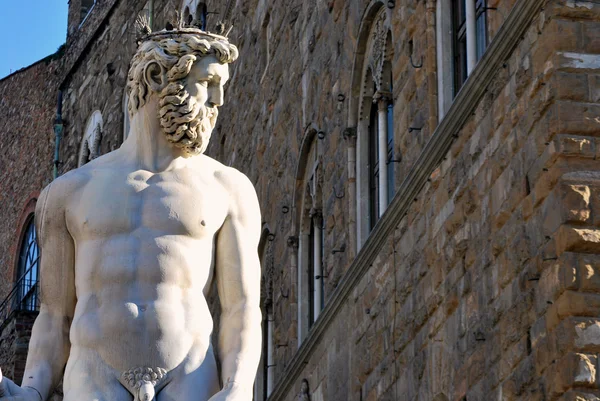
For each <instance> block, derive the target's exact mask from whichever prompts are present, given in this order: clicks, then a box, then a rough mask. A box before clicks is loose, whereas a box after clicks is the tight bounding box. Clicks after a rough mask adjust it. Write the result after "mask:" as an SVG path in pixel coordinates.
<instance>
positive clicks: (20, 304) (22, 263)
mask: <svg viewBox="0 0 600 401" xmlns="http://www.w3.org/2000/svg"><path fill="white" fill-rule="evenodd" d="M39 262H40V249H39V247H38V244H37V235H36V232H35V223H34V219H33V216H32V217H31V218H30V219H29V223H28V225H27V229H26V231H25V235H24V236H23V243H22V245H21V252H20V254H19V269H18V277H17V284H16V287H17V291H18V297H17V299H16V303H17V305H15V307H16V309H18V310H28V311H36V310H38V309H39V297H38V292H39V290H38V280H39Z"/></svg>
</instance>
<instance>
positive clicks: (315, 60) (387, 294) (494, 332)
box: [0, 0, 600, 401]
mask: <svg viewBox="0 0 600 401" xmlns="http://www.w3.org/2000/svg"><path fill="white" fill-rule="evenodd" d="M166 3H167V1H166V0H154V1H146V0H143V1H141V0H140V1H134V0H128V1H126V0H104V1H102V0H97V1H96V2H93V1H92V2H90V1H89V0H71V3H70V8H69V10H70V11H69V26H68V37H67V44H66V46H65V48H64V50H63V51H62V52H61V54H60V56H57V57H56V60H53V61H51V62H50V65H49V66H44V67H41V65H39V66H33V67H31V68H30V69H29V70H26V71H23V72H20V73H18V74H15V75H13V76H11V77H8V78H7V79H5V80H3V81H0V94H1V95H2V107H3V108H2V110H1V111H0V113H2V114H0V115H1V116H2V119H1V120H0V121H2V124H3V126H4V127H5V129H4V131H5V132H15V135H14V136H15V137H16V139H15V140H8V139H6V138H7V137H5V136H3V137H2V139H0V144H2V148H0V149H2V158H1V160H0V163H7V161H6V160H8V159H7V157H6V156H5V155H6V154H11V155H12V154H15V155H17V156H15V157H14V158H15V161H11V163H13V164H12V165H13V168H12V169H11V168H10V164H9V165H8V166H9V167H8V168H6V169H2V171H1V172H0V174H4V175H3V176H0V177H6V178H3V179H2V180H1V181H0V196H1V197H2V198H1V199H2V202H3V205H4V204H5V199H9V198H10V199H12V202H13V203H14V206H11V207H10V208H2V209H3V210H2V211H1V213H3V215H4V217H5V218H4V219H2V230H1V232H0V236H2V238H4V239H5V241H3V244H2V246H3V247H5V248H4V249H2V253H1V254H0V257H1V258H2V259H0V261H1V263H2V264H1V265H0V268H1V269H3V270H2V274H3V277H5V281H4V282H3V285H2V286H0V290H2V291H4V293H7V292H8V291H9V290H10V288H9V286H7V285H6V283H7V281H6V280H8V279H9V278H10V277H14V271H15V268H14V265H15V262H14V259H15V258H16V256H15V255H17V254H18V248H19V245H18V244H19V241H20V239H15V238H19V236H22V235H21V234H20V233H21V231H19V230H21V227H20V226H19V225H18V224H17V223H16V222H17V221H19V219H21V218H23V217H21V215H22V214H23V213H25V212H23V210H28V209H27V207H28V206H27V205H28V202H30V200H29V198H30V197H31V196H33V197H35V196H34V195H29V194H35V193H36V191H39V190H41V188H42V187H43V186H44V185H45V184H46V183H47V182H48V181H49V179H50V176H49V172H50V171H51V165H52V155H53V152H54V145H55V143H54V142H53V138H54V137H53V134H52V130H51V128H52V124H53V116H54V113H55V111H56V110H55V109H56V107H55V105H54V99H55V98H56V97H57V95H58V91H59V90H60V91H61V93H62V99H63V101H62V111H63V118H64V124H65V125H64V135H63V138H62V142H61V143H60V146H59V161H60V164H59V165H58V167H59V173H64V172H66V171H68V170H71V169H73V168H76V167H77V166H78V165H80V164H82V163H85V162H87V161H88V160H89V159H91V158H94V157H97V156H99V155H101V154H104V153H107V152H109V151H111V150H113V149H115V148H117V147H118V146H120V144H121V143H122V141H123V139H124V138H125V137H126V134H127V133H126V127H127V124H128V123H127V116H126V113H124V110H126V107H125V105H126V102H127V97H126V95H125V92H124V88H125V82H126V74H127V69H128V63H129V60H130V58H131V56H132V54H133V52H134V50H135V40H134V38H135V32H134V27H133V25H134V21H135V18H136V17H137V16H138V15H139V14H140V13H142V14H144V13H145V14H146V15H148V16H149V17H150V16H151V19H152V24H153V26H154V28H155V29H159V27H162V26H164V25H165V22H166V12H167V10H168V7H167V4H166ZM202 4H204V3H201V2H199V1H197V0H185V1H183V3H182V4H181V5H180V6H181V7H182V8H181V9H182V10H184V9H186V7H187V10H188V11H187V12H190V13H192V14H193V13H195V10H196V9H197V8H198V7H201V6H202ZM205 5H206V7H207V9H208V11H209V12H211V13H218V14H209V23H208V29H209V30H211V31H216V30H218V29H219V28H218V23H219V22H223V23H224V26H225V29H226V30H228V29H229V28H230V27H231V26H232V28H231V31H230V32H229V38H230V40H231V41H232V42H233V43H235V44H237V45H238V47H239V49H240V58H239V60H238V61H237V62H236V63H234V64H233V65H232V66H231V80H230V83H229V84H228V85H229V86H228V88H227V91H226V102H225V105H224V106H223V107H222V109H221V112H220V115H221V118H220V120H219V122H218V124H217V128H216V129H215V132H213V136H212V140H211V144H210V145H209V148H208V154H209V155H210V156H212V157H215V158H216V159H217V160H219V161H221V162H222V163H224V164H226V165H230V166H233V167H236V168H238V169H239V170H241V171H242V172H244V173H246V174H247V175H248V176H249V177H250V179H251V180H252V182H253V183H254V185H255V187H256V190H257V193H258V197H259V200H260V202H261V209H262V213H263V218H262V219H263V238H262V240H261V245H260V249H259V252H260V255H261V260H262V262H263V297H262V298H263V300H262V302H263V317H264V320H265V322H264V324H263V328H264V332H263V337H264V343H265V344H264V346H263V361H262V362H261V366H260V368H259V373H258V378H257V384H256V386H255V393H256V394H255V399H256V400H265V399H267V395H268V396H269V397H268V399H269V400H270V401H276V400H277V401H279V400H281V401H283V400H286V401H291V400H295V399H302V400H305V399H310V400H313V401H315V400H352V401H366V400H433V401H463V400H464V401H466V400H468V401H475V400H510V401H513V400H540V401H541V400H547V401H549V400H565V401H566V400H597V399H600V381H599V380H600V379H599V378H598V377H599V376H598V369H599V368H600V366H598V353H599V352H600V319H599V318H598V316H599V312H600V295H599V294H600V279H599V278H598V275H599V274H600V256H599V254H600V231H598V226H599V222H600V218H599V217H598V216H596V215H597V214H599V213H600V203H599V202H600V164H599V162H598V160H597V154H598V153H599V152H600V150H599V149H600V141H599V140H598V139H597V138H598V137H599V136H600V117H599V116H600V40H599V38H600V4H598V3H597V2H595V1H591V0H587V1H586V0H577V1H576V0H487V1H482V0H466V1H464V2H459V1H453V0H396V1H380V0H352V1H344V0H329V1H316V0H311V1H302V0H290V1H286V2H275V1H269V0H237V1H233V0H229V1H217V0H207V1H206V2H205ZM463 5H464V7H463ZM38 70H39V71H41V72H39V73H40V74H47V79H46V80H45V81H44V83H46V84H47V85H49V87H48V88H40V87H39V85H38V84H37V82H39V78H36V77H35V76H34V75H35V74H38V72H36V71H38ZM19 80H21V81H19ZM25 80H29V82H31V83H29V84H27V83H26V81H25ZM13 81H14V82H15V83H14V84H11V82H13ZM19 82H25V83H19ZM33 82H36V83H35V85H34V84H33ZM11 85H13V86H11ZM22 87H23V88H30V90H31V93H37V92H40V93H42V92H43V93H48V97H47V98H45V97H44V98H43V99H45V100H44V102H45V103H44V104H43V105H40V106H39V107H40V108H41V109H40V112H39V115H42V116H44V117H43V118H41V119H40V123H39V125H38V126H35V127H31V131H30V132H33V133H34V134H35V138H37V139H38V140H37V141H36V142H35V145H36V146H38V145H39V146H40V147H39V153H35V154H33V155H31V153H30V152H29V148H28V152H27V153H25V154H23V153H22V152H21V153H19V150H20V149H22V148H21V147H19V146H18V142H15V141H19V140H24V138H23V137H20V136H18V135H17V134H16V132H18V131H21V130H22V128H24V127H23V126H22V125H21V126H17V125H15V127H16V128H11V127H12V126H11V125H10V124H23V122H22V121H23V119H15V118H8V117H4V116H5V115H8V114H5V111H4V110H5V109H6V107H5V104H12V103H9V102H16V100H15V99H16V98H17V95H16V94H17V93H18V94H20V93H21V92H20V91H22V90H23V89H21V88H22ZM16 88H19V89H16ZM28 90H29V89H28ZM52 92H53V93H52ZM38 98H39V99H42V98H41V97H39V96H38ZM40 101H41V100H40ZM11 107H16V106H11ZM14 113H22V114H21V115H29V114H28V112H27V111H26V110H18V109H17V110H16V111H15V112H14ZM15 120H18V121H16V122H15ZM42 139H43V140H42ZM13 144H14V147H10V146H13ZM42 145H43V146H42ZM5 149H10V150H5ZM35 149H38V148H37V147H36V148H35ZM7 152H11V153H7ZM30 155H31V156H30ZM19 158H20V159H19ZM27 159H29V162H30V163H31V160H33V159H35V163H39V166H40V168H36V169H34V170H35V172H32V173H31V174H29V173H28V172H29V170H23V168H22V167H21V166H22V165H23V164H24V163H26V162H27V161H28V160H27ZM10 160H12V159H10ZM41 166H44V168H41ZM32 171H33V170H32ZM40 171H44V173H40ZM23 172H25V173H23ZM11 205H12V203H11ZM15 241H16V242H15ZM13 243H16V244H17V245H10V246H11V247H12V248H9V247H8V246H7V244H13ZM13 280H14V278H13ZM213 303H214V304H215V305H217V302H213ZM215 307H216V306H215ZM6 327H9V326H8V325H7V326H6ZM11 327H12V326H11ZM11 330H12V329H11ZM2 336H3V337H0V338H4V337H6V335H5V334H4V333H2ZM11 338H13V337H11ZM0 341H1V340H0ZM3 344H4V343H0V347H2V349H3V350H5V349H7V348H6V346H5V345H3ZM4 354H6V352H5V351H3V353H0V357H1V356H2V355H4ZM0 363H4V362H0ZM17 379H18V377H17Z"/></svg>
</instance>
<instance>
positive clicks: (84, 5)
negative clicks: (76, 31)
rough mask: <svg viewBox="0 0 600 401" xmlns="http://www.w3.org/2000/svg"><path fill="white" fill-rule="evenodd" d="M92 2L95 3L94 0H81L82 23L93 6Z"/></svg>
mask: <svg viewBox="0 0 600 401" xmlns="http://www.w3.org/2000/svg"><path fill="white" fill-rule="evenodd" d="M94 4H96V0H81V14H80V18H81V23H83V21H84V20H85V18H86V17H87V15H88V14H89V13H90V11H91V10H92V8H93V7H94Z"/></svg>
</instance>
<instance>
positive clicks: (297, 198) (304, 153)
mask: <svg viewBox="0 0 600 401" xmlns="http://www.w3.org/2000/svg"><path fill="white" fill-rule="evenodd" d="M316 137H317V129H316V127H313V126H312V124H311V125H309V126H308V127H307V128H306V130H305V131H304V137H303V138H302V143H301V145H300V153H299V157H298V165H297V166H296V184H295V186H294V193H293V195H292V202H293V203H292V208H293V216H292V232H294V233H295V234H298V231H299V228H300V223H301V212H302V208H301V205H302V200H303V198H304V192H305V191H304V184H303V182H304V176H305V172H306V168H307V164H308V157H309V153H310V150H311V147H312V145H313V143H314V142H315V140H316Z"/></svg>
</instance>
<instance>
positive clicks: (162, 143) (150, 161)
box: [121, 99, 186, 172]
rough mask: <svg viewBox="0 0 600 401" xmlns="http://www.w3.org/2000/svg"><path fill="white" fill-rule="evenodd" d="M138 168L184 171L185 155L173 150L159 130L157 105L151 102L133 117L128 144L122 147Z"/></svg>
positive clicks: (180, 151) (174, 148)
mask: <svg viewBox="0 0 600 401" xmlns="http://www.w3.org/2000/svg"><path fill="white" fill-rule="evenodd" d="M121 149H123V150H124V151H126V152H127V153H128V154H129V155H130V157H131V160H132V161H135V163H136V164H137V165H138V166H139V168H141V169H144V170H148V171H154V172H159V171H167V170H173V169H176V168H180V167H183V165H184V164H185V163H186V158H185V157H184V152H183V151H182V150H181V149H178V148H176V147H174V146H172V145H171V144H170V143H169V141H167V138H166V136H165V135H164V133H163V131H162V127H161V126H160V121H159V119H158V101H157V100H155V99H152V100H150V101H149V102H148V103H146V104H145V105H144V106H143V107H141V108H140V109H139V110H138V111H137V112H135V114H134V115H133V116H132V118H131V121H130V130H129V136H128V137H127V140H126V141H125V142H124V143H123V146H122V147H121Z"/></svg>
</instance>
